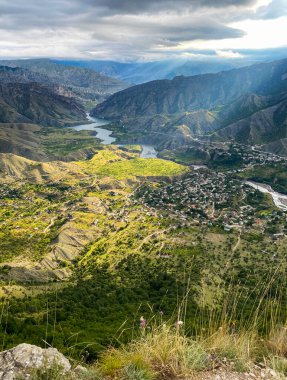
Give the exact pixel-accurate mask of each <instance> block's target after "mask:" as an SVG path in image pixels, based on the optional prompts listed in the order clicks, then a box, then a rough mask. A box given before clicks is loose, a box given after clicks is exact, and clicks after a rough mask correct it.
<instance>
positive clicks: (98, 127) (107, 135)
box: [71, 114, 157, 158]
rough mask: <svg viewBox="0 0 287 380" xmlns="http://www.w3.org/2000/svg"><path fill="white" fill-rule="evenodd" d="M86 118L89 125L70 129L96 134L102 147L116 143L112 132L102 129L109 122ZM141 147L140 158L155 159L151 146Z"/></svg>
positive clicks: (153, 149)
mask: <svg viewBox="0 0 287 380" xmlns="http://www.w3.org/2000/svg"><path fill="white" fill-rule="evenodd" d="M87 118H88V120H89V121H90V123H89V124H81V125H76V126H73V127H71V128H73V129H75V130H76V131H93V132H95V133H96V135H95V137H96V138H97V139H99V140H101V143H102V144H104V145H110V144H114V143H115V142H116V138H115V137H113V136H112V134H113V131H111V130H109V129H107V128H102V127H103V126H105V125H109V124H110V122H109V121H108V120H105V119H99V118H94V117H91V116H90V115H89V114H87ZM114 145H117V144H114ZM125 145H130V144H119V145H117V146H120V147H121V146H125ZM139 145H140V146H141V149H142V150H141V153H140V158H157V152H156V150H155V148H154V146H152V145H147V144H139Z"/></svg>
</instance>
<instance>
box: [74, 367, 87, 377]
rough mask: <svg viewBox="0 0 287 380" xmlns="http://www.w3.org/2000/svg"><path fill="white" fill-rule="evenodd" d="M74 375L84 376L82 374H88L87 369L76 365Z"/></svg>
mask: <svg viewBox="0 0 287 380" xmlns="http://www.w3.org/2000/svg"><path fill="white" fill-rule="evenodd" d="M74 373H75V374H76V375H84V374H86V373H88V370H87V368H85V367H83V366H81V365H77V367H76V368H75V369H74Z"/></svg>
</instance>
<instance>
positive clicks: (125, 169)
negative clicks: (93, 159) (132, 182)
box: [97, 158, 187, 179]
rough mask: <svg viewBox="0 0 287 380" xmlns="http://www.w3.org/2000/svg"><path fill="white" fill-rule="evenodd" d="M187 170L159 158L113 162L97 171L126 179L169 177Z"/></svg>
mask: <svg viewBox="0 0 287 380" xmlns="http://www.w3.org/2000/svg"><path fill="white" fill-rule="evenodd" d="M186 171H187V168H185V167H184V166H182V165H179V164H176V163H174V162H169V161H165V160H161V159H158V158H135V159H132V160H125V161H118V162H113V163H111V164H110V165H109V166H103V167H101V168H100V169H99V170H97V173H98V174H101V175H106V176H109V177H114V178H117V179H124V178H129V177H134V176H142V177H169V176H174V175H178V174H182V173H185V172H186Z"/></svg>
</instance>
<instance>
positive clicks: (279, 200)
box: [244, 181, 287, 211]
mask: <svg viewBox="0 0 287 380" xmlns="http://www.w3.org/2000/svg"><path fill="white" fill-rule="evenodd" d="M244 183H245V184H246V185H249V186H251V187H253V188H254V189H256V190H259V191H261V193H265V194H270V195H271V196H272V199H273V202H274V204H275V206H277V207H278V208H280V209H281V210H284V211H287V195H285V194H281V193H277V192H276V191H274V190H273V189H272V187H271V186H270V185H266V184H264V183H258V182H253V181H245V182H244Z"/></svg>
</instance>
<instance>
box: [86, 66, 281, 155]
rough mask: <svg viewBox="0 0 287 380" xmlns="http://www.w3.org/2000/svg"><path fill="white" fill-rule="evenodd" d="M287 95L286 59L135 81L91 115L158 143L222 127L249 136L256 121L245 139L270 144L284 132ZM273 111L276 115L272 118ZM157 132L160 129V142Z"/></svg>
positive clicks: (128, 134)
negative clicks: (286, 97) (162, 78)
mask: <svg viewBox="0 0 287 380" xmlns="http://www.w3.org/2000/svg"><path fill="white" fill-rule="evenodd" d="M285 94H287V59H285V60H281V61H275V62H271V63H265V64H259V65H254V66H250V67H245V68H241V69H237V70H230V71H226V72H221V73H218V74H206V75H199V76H193V77H176V78H174V79H173V80H171V81H170V80H162V81H154V82H149V83H145V84H143V85H138V86H134V87H131V88H128V89H126V90H124V91H121V92H119V93H117V94H114V95H112V96H111V97H110V98H109V99H107V100H106V101H105V102H103V103H102V104H99V105H98V106H96V108H95V109H94V110H93V111H92V113H91V114H92V115H93V116H99V117H105V118H107V119H110V120H114V121H116V122H119V123H120V124H121V125H122V126H124V128H125V132H126V133H125V136H124V137H125V138H128V139H129V140H130V139H131V138H133V137H136V141H141V138H142V137H143V133H144V137H147V138H149V139H150V140H149V141H150V142H151V143H155V144H157V145H158V147H159V148H166V147H168V146H169V145H170V141H172V144H171V145H172V146H173V148H175V147H182V146H183V145H188V144H189V143H190V141H191V139H190V138H188V135H189V134H190V135H191V137H192V136H198V135H203V134H206V133H208V134H210V133H212V132H214V131H216V130H219V129H221V128H224V127H225V128H226V129H225V132H224V131H223V129H222V131H220V132H219V135H220V136H221V138H229V137H232V135H234V136H233V138H235V139H236V140H238V141H243V140H244V141H245V139H246V135H247V134H248V131H247V127H249V126H250V124H252V123H253V125H254V126H253V127H252V128H251V129H252V131H253V132H252V133H253V135H254V137H253V138H250V139H249V138H247V142H250V143H252V142H256V143H267V142H270V141H274V139H275V138H276V136H275V135H277V139H279V138H281V137H285V132H284V131H282V132H280V133H279V130H280V131H281V129H282V128H284V120H285V119H284V112H285V111H284V110H285V108H284V105H283V104H281V102H282V101H283V100H284V96H285ZM272 107H275V109H272ZM277 108H278V110H277ZM267 109H269V111H267ZM263 110H266V111H263ZM275 111H276V112H275ZM273 112H275V114H274V118H273V117H272V116H271V119H270V118H269V119H268V115H269V117H270V114H272V115H273ZM250 117H251V118H252V120H250V119H248V118H250ZM240 120H242V121H241V122H240ZM244 120H245V121H244ZM268 120H269V121H268ZM280 120H281V121H280ZM155 121H156V122H157V123H156V126H157V129H156V130H155V128H154V124H155ZM233 124H234V125H233ZM181 125H184V126H185V130H186V133H185V138H183V139H181V138H180V139H178V138H176V136H178V131H179V127H180V126H181ZM276 128H277V129H276ZM182 129H183V128H180V130H181V131H182ZM235 129H237V130H238V133H236V132H234V131H235ZM273 129H274V131H272V130H273ZM275 129H276V132H275ZM231 130H232V131H233V132H230V133H228V131H231ZM155 133H156V134H159V133H162V136H161V141H160V142H158V140H159V139H158V138H157V137H156V136H155V135H154V134H155ZM256 134H257V135H256ZM144 141H146V138H145V139H144Z"/></svg>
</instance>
